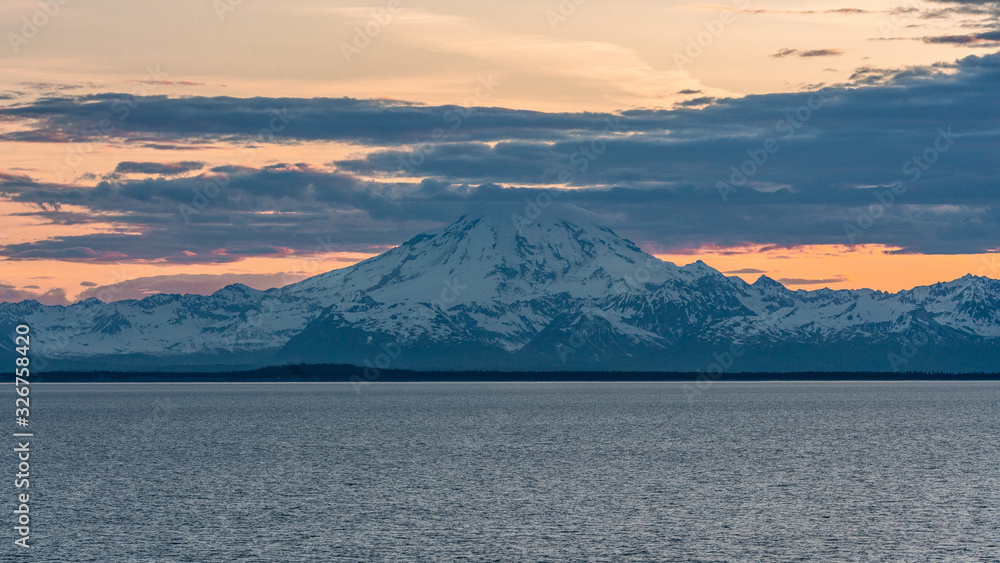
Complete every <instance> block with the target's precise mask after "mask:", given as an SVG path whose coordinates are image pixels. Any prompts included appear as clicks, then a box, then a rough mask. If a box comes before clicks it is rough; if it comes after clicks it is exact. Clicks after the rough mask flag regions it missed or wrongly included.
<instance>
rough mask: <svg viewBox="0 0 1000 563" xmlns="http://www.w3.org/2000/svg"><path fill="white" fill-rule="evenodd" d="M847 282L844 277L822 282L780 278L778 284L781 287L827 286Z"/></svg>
mask: <svg viewBox="0 0 1000 563" xmlns="http://www.w3.org/2000/svg"><path fill="white" fill-rule="evenodd" d="M845 281H848V279H847V278H846V277H844V276H836V277H833V278H827V279H822V280H812V279H804V278H780V279H779V280H778V283H780V284H781V285H827V284H831V283H842V282H845Z"/></svg>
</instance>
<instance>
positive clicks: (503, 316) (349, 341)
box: [0, 206, 1000, 369]
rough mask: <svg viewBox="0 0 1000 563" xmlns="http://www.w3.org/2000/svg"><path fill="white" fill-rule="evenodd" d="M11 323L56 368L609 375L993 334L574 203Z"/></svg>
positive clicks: (17, 316)
mask: <svg viewBox="0 0 1000 563" xmlns="http://www.w3.org/2000/svg"><path fill="white" fill-rule="evenodd" d="M18 322H28V323H30V324H31V325H32V327H33V330H34V331H35V332H36V333H38V334H39V335H40V336H42V337H43V340H44V341H46V343H47V344H46V348H47V354H48V355H49V356H50V357H61V358H87V357H102V356H109V355H123V354H145V355H150V356H157V357H165V358H180V357H184V356H191V355H198V354H202V355H206V354H207V355H211V354H217V353H236V354H242V353H251V352H252V353H257V352H267V351H270V352H272V353H273V352H276V351H277V350H279V349H282V352H283V353H285V352H287V354H286V355H285V356H283V358H286V359H287V358H291V359H295V358H297V357H306V358H309V359H314V360H316V361H356V360H357V356H356V355H355V356H352V355H351V353H353V350H352V349H353V348H357V347H359V346H360V347H364V346H365V345H367V344H370V343H371V342H372V341H373V339H376V340H378V341H380V342H385V341H391V342H395V343H397V344H398V345H400V346H402V347H406V346H412V347H414V348H415V349H420V350H421V354H423V356H422V357H425V358H430V359H428V360H427V361H428V362H430V363H429V365H439V364H440V365H441V366H442V367H462V365H463V363H464V362H466V361H468V360H469V359H470V358H471V357H473V356H476V355H483V356H484V357H485V356H489V354H495V355H494V356H491V357H495V358H500V359H498V360H496V361H497V362H502V361H503V360H502V359H503V358H505V357H507V356H505V354H508V355H509V354H521V355H522V356H524V355H532V356H537V357H539V358H548V360H546V361H555V360H553V359H552V358H556V357H558V356H561V355H562V354H554V353H553V350H556V349H559V347H560V346H565V342H566V341H568V340H580V341H585V342H586V343H587V344H586V345H587V346H589V347H591V348H592V350H593V351H594V352H593V353H591V354H590V355H586V356H584V355H583V354H581V355H580V357H581V358H582V357H586V358H589V359H588V361H593V362H598V363H600V365H601V366H602V367H604V368H608V369H614V366H615V365H616V364H615V358H617V357H630V356H633V355H637V354H638V355H641V354H647V355H649V357H651V358H656V357H659V356H663V357H665V358H669V357H670V356H671V355H672V354H676V353H678V352H679V351H682V350H683V349H685V348H692V347H693V348H697V346H698V345H700V344H698V345H695V344H693V343H702V344H705V345H706V346H712V345H717V344H719V343H722V344H726V345H728V343H748V344H752V343H755V342H756V343H761V342H767V343H770V344H781V343H795V344H810V343H823V344H829V343H838V342H839V343H845V342H846V343H857V342H871V343H876V342H878V343H890V344H892V343H895V342H899V341H902V339H905V338H908V337H910V335H912V334H913V332H914V331H915V330H923V331H926V332H933V333H934V334H935V335H937V337H939V338H940V339H947V340H948V341H949V342H952V341H963V342H964V341H969V342H972V341H975V342H979V343H989V342H991V341H992V340H991V339H994V338H1000V282H998V281H996V280H992V279H988V278H977V277H973V276H966V277H964V278H961V279H959V280H955V281H952V282H948V283H940V284H935V285H933V286H928V287H920V288H915V289H912V290H909V291H903V292H899V293H896V294H889V293H884V292H878V291H871V290H856V291H853V290H852V291H848V290H841V291H833V290H828V289H822V290H816V291H802V290H799V291H790V290H788V289H787V288H785V287H784V286H782V285H781V284H779V283H778V282H775V281H774V280H771V279H770V278H767V277H766V276H762V277H761V278H760V279H759V280H757V281H756V282H755V283H753V284H748V283H746V282H744V281H742V280H741V279H739V278H735V277H734V278H728V277H726V276H724V275H722V274H721V273H719V272H718V271H716V270H714V269H712V268H710V267H709V266H707V265H705V264H704V263H701V262H696V263H694V264H690V265H688V266H684V267H678V266H676V265H674V264H670V263H666V262H663V261H660V260H658V259H656V258H654V257H652V256H650V255H648V254H646V253H644V252H642V251H641V250H640V249H639V248H638V247H637V246H636V245H634V244H633V243H631V242H629V241H627V240H625V239H622V238H620V237H618V236H617V235H616V234H615V233H614V232H612V231H611V230H610V229H608V228H607V227H604V226H603V225H602V224H601V222H600V220H599V219H598V218H597V217H596V216H594V215H592V214H590V213H588V212H586V211H583V210H581V209H578V208H575V207H571V206H552V207H550V208H548V209H545V210H543V211H542V213H541V215H540V216H539V217H537V218H535V219H533V220H529V219H527V218H526V217H525V214H524V209H523V208H522V209H518V208H494V209H490V210H485V211H482V212H477V213H470V214H469V215H466V216H464V217H462V218H460V219H459V220H458V221H456V222H455V223H453V224H451V225H448V226H445V227H442V228H440V229H436V230H433V231H430V232H427V233H424V234H421V235H418V236H416V237H414V238H412V239H411V240H409V241H407V242H405V243H403V244H402V245H400V246H399V247H396V248H394V249H392V250H390V251H388V252H386V253H384V254H382V255H380V256H377V257H374V258H372V259H370V260H366V261H364V262H361V263H358V264H355V265H354V266H351V267H349V268H344V269H341V270H335V271H332V272H328V273H326V274H322V275H319V276H316V277H313V278H310V279H307V280H304V281H301V282H299V283H296V284H292V285H290V286H287V287H283V288H277V289H272V290H268V291H258V290H254V289H251V288H248V287H246V286H242V285H233V286H229V287H226V288H224V289H222V290H220V291H218V292H216V293H214V294H212V295H210V296H200V295H183V296H181V295H155V296H152V297H149V298H146V299H143V300H141V301H136V300H125V301H117V302H113V303H101V302H99V301H97V300H96V299H90V300H87V301H84V302H81V303H76V304H73V305H71V306H68V307H45V306H42V305H40V304H38V303H37V302H33V301H27V302H22V303H17V304H0V328H3V327H6V326H13V325H14V324H16V323H18ZM581 335H582V336H581ZM577 337H580V338H577ZM852 345H853V344H852ZM693 348H692V349H693ZM445 350H447V353H446V352H445ZM456 354H457V356H456ZM463 354H464V355H465V356H464V357H463V356H462V355H463ZM434 358H437V360H435V359H434ZM563 360H564V358H562V360H560V361H563ZM435 361H436V362H438V363H434V362H435ZM545 365H549V364H545ZM552 366H554V367H555V368H559V366H560V364H552Z"/></svg>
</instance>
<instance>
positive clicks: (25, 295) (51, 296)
mask: <svg viewBox="0 0 1000 563" xmlns="http://www.w3.org/2000/svg"><path fill="white" fill-rule="evenodd" d="M36 288H37V286H30V287H24V288H21V289H18V288H16V287H14V286H12V285H9V284H5V283H0V303H17V302H20V301H25V300H28V299H34V300H36V301H38V302H39V303H41V304H43V305H68V304H69V300H68V299H66V292H65V291H64V290H63V289H51V290H49V291H45V292H39V291H32V289H36Z"/></svg>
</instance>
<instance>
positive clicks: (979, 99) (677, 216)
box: [0, 54, 1000, 263]
mask: <svg viewBox="0 0 1000 563" xmlns="http://www.w3.org/2000/svg"><path fill="white" fill-rule="evenodd" d="M998 89H1000V55H996V54H994V55H986V56H982V57H967V58H965V59H962V60H961V61H958V62H956V63H949V64H947V65H936V66H931V67H913V68H900V69H874V68H869V69H859V71H858V73H857V74H856V76H855V80H854V81H853V82H851V83H848V84H844V85H841V86H836V87H829V88H825V89H823V90H821V91H817V92H808V91H807V92H799V93H785V94H766V95H756V96H748V97H745V98H740V99H732V98H721V99H716V100H714V101H713V102H712V103H711V104H709V105H706V106H704V107H703V108H701V109H693V108H685V107H680V108H677V109H673V110H630V111H625V112H621V113H619V114H607V113H604V114H601V113H543V112H527V111H517V110H505V109H499V108H477V109H476V110H475V111H474V112H473V113H468V114H465V116H464V117H463V118H462V119H461V120H460V121H459V122H457V123H456V125H457V127H456V128H455V129H451V128H450V126H444V125H443V124H446V123H447V121H446V119H447V118H446V117H445V116H449V115H450V116H452V117H458V116H460V115H461V114H459V113H451V114H449V113H448V112H457V111H458V109H457V108H453V107H426V106H418V105H414V104H408V103H402V102H386V101H379V100H374V101H373V100H350V99H319V100H296V99H268V98H254V99H249V100H239V99H234V98H143V99H141V100H138V101H137V107H138V108H139V109H137V110H136V111H135V113H134V115H133V116H131V117H130V118H129V119H128V120H127V123H128V127H129V128H131V129H130V131H133V132H134V131H138V132H139V133H137V134H141V136H143V137H144V138H146V137H150V136H159V135H162V136H165V137H170V138H173V139H175V140H177V142H187V141H190V140H192V139H204V138H205V137H206V136H212V135H222V136H227V135H229V136H231V135H235V134H236V133H235V131H237V130H243V131H246V130H252V129H253V127H252V126H250V125H248V124H253V123H260V122H264V123H266V122H267V119H269V118H270V117H275V116H276V114H275V113H274V112H276V111H279V112H280V109H281V108H286V109H287V110H288V112H289V113H291V114H295V115H300V116H302V117H299V118H297V119H295V120H292V121H291V122H290V123H289V125H288V127H287V129H285V130H284V131H283V132H282V135H284V137H283V138H281V139H278V140H276V142H293V141H295V142H297V141H300V140H307V139H308V138H333V139H339V140H343V141H345V142H351V143H355V144H358V145H367V146H369V147H373V148H374V150H366V151H364V152H360V153H359V154H357V155H352V156H350V157H345V158H341V159H338V160H335V161H333V162H329V163H326V165H327V168H322V167H318V166H309V165H299V164H292V163H275V164H269V165H268V166H265V167H261V168H251V167H247V166H241V165H237V164H232V165H222V166H219V165H216V166H213V167H212V168H211V169H209V170H207V171H205V170H202V171H201V172H200V173H197V174H196V175H194V176H188V177H183V176H170V177H145V178H144V177H124V178H109V179H106V180H103V181H99V182H97V183H96V184H95V185H92V186H82V185H57V184H50V183H45V182H40V181H37V180H35V179H33V178H31V177H29V176H26V175H24V174H22V173H20V172H17V173H14V172H11V171H6V172H0V196H3V197H7V198H10V199H12V200H14V201H16V202H20V203H25V204H28V205H30V206H33V210H32V211H30V212H29V213H30V214H32V215H34V216H35V217H36V218H38V219H41V220H44V221H50V222H53V223H57V224H58V223H63V224H65V223H86V222H101V223H105V224H107V223H113V224H115V225H117V226H119V227H120V230H121V232H120V233H98V234H90V235H82V236H62V237H53V238H51V239H48V240H38V241H32V242H26V243H17V244H8V245H6V246H2V247H0V255H2V256H5V257H8V258H12V259H20V260H29V259H40V258H57V259H63V260H75V261H108V262H113V261H122V260H136V261H144V260H145V261H148V260H158V261H165V262H176V263H211V262H233V261H238V260H240V259H242V258H244V257H247V256H255V255H269V254H274V255H282V254H284V253H287V252H288V249H291V251H292V252H295V253H300V254H309V253H316V252H321V251H328V250H338V251H346V250H350V251H359V252H371V251H373V250H375V249H384V248H385V247H386V246H391V245H394V244H398V243H400V242H401V241H403V240H405V239H406V238H408V237H410V236H413V235H415V234H417V233H419V232H421V231H423V230H426V229H428V228H432V227H435V226H439V225H441V224H443V223H446V222H450V221H452V220H454V219H455V218H457V217H458V216H460V215H461V214H462V213H464V212H465V211H467V210H468V209H469V208H470V207H475V206H498V205H506V206H509V207H510V208H511V209H512V210H515V211H517V210H518V208H520V211H521V212H523V209H524V206H525V201H526V200H533V198H535V197H538V193H539V192H538V190H539V189H542V188H544V189H548V190H552V191H553V193H558V194H560V201H565V202H567V203H572V204H575V205H578V206H581V207H584V208H586V209H589V210H592V211H595V212H597V213H600V214H603V215H604V216H605V217H607V220H608V223H609V224H610V225H611V226H612V227H613V228H615V229H616V230H617V231H619V232H620V234H622V235H623V236H626V237H628V238H631V239H633V240H642V241H650V242H655V243H656V245H657V246H658V247H660V248H664V249H685V248H698V247H702V246H705V245H716V246H719V247H734V246H741V245H746V244H777V245H782V246H795V245H807V244H848V242H849V239H848V236H847V233H846V232H845V225H855V226H857V225H859V224H862V225H864V229H862V232H861V233H860V234H859V235H857V237H856V242H857V243H859V244H860V243H865V244H882V245H885V246H888V247H892V248H898V249H900V250H899V251H900V252H914V253H944V254H966V253H976V252H982V251H984V250H987V249H992V248H995V247H996V232H998V231H1000V205H998V204H997V200H996V181H995V179H996V169H995V165H994V163H995V162H996V154H997V150H998V149H997V147H998V146H1000V132H998V130H997V128H996V126H995V123H994V122H993V121H991V120H988V119H984V117H983V116H991V115H1000V97H998V96H997V95H996V92H997V91H998ZM113 99H114V98H108V99H105V98H100V97H98V98H83V99H63V98H60V99H53V100H43V101H39V102H37V103H34V104H29V105H25V106H18V108H15V109H16V110H17V115H18V116H20V117H26V116H28V115H29V114H30V115H33V116H34V118H36V119H38V120H40V121H39V122H40V123H41V124H42V128H43V130H44V131H46V132H51V131H49V129H47V128H53V127H65V130H66V131H75V130H77V128H79V127H82V126H83V124H85V123H87V119H90V118H93V117H95V116H97V115H100V114H101V112H102V111H105V110H110V105H109V104H111V103H113V102H111V101H110V100H113ZM102 108H103V109H102ZM3 111H7V110H3ZM3 111H0V114H2V113H3ZM269 116H270V117H269ZM296 127H298V128H296ZM438 128H440V129H442V135H440V136H438V138H437V140H434V138H432V137H431V135H432V132H433V131H434V130H435V129H438ZM122 131H123V132H124V131H126V129H125V126H124V125H123V128H122ZM942 132H943V133H942ZM75 134H76V133H73V135H75ZM129 134H131V133H129ZM942 134H944V135H946V136H947V141H946V142H945V141H942V140H941V136H942ZM142 142H145V141H142ZM942 142H945V145H942V144H941V143H942ZM935 144H937V145H938V146H942V147H945V148H946V149H947V150H946V151H943V152H942V151H938V150H937V149H935V148H934V147H935ZM766 146H770V147H772V148H774V151H773V152H769V151H766V150H765V149H764V147H766ZM775 147H776V148H775ZM929 158H933V162H927V161H926V159H929ZM915 159H916V160H915ZM741 169H743V170H745V171H746V173H744V172H742V171H741ZM897 182H902V183H903V185H904V186H905V190H904V191H903V192H901V193H898V194H893V193H891V191H890V192H889V194H890V195H888V196H887V195H886V192H887V190H889V189H890V188H891V187H892V186H894V185H896V183H897ZM720 183H725V185H729V186H730V187H731V188H732V191H731V192H730V193H727V194H726V198H725V199H723V198H722V197H721V196H720V191H719V186H720ZM557 190H558V191H557ZM206 194H208V195H206ZM880 206H881V207H880ZM81 210H82V211H81ZM871 215H877V217H875V218H874V219H871V218H870V216H871ZM866 217H869V218H866ZM869 223H870V224H869ZM326 247H329V248H326ZM210 249H226V250H225V252H224V253H211V252H209V250H210ZM317 249H319V250H317Z"/></svg>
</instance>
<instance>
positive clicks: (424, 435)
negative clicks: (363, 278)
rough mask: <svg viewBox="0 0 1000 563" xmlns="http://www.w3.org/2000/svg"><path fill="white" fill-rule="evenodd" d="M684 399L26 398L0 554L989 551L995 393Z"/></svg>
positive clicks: (772, 390)
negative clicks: (17, 509)
mask: <svg viewBox="0 0 1000 563" xmlns="http://www.w3.org/2000/svg"><path fill="white" fill-rule="evenodd" d="M683 389H684V384H682V383H624V384H623V383H615V384H603V383H500V384H498V383H459V384H372V385H367V386H364V387H363V388H361V389H360V392H359V391H358V390H356V389H355V388H354V387H353V386H351V385H337V384H328V385H323V384H318V385H312V384H274V385H117V384H115V385H56V384H50V385H36V386H35V387H33V391H32V407H33V408H32V420H31V426H32V430H33V431H34V432H35V438H34V442H33V444H32V448H33V452H32V457H31V462H32V481H31V489H30V490H31V495H32V506H31V511H32V512H31V514H32V526H33V529H32V535H31V543H32V544H33V547H32V548H31V549H30V556H25V552H24V551H23V550H21V548H15V547H14V546H13V544H12V541H13V534H12V533H11V532H10V526H6V527H5V529H7V530H8V532H7V533H5V534H4V535H5V537H6V538H7V539H5V540H4V546H3V548H2V549H0V559H3V560H10V561H21V560H24V561H52V562H57V561H58V562H62V561H67V562H68V561H101V562H105V561H196V562H210V561H213V562H214V561H268V562H271V561H756V560H767V561H1000V384H998V383H995V382H977V383H935V382H920V383H908V382H892V383H856V382H852V383H836V382H833V383H831V382H817V383H716V384H714V385H713V386H711V387H710V388H709V389H707V390H705V391H704V392H703V393H702V394H701V395H699V396H697V397H689V396H688V395H687V394H685V393H684V392H683ZM3 397H4V399H7V398H9V399H10V401H9V403H10V405H11V408H13V406H12V405H13V394H12V393H11V392H10V391H9V390H4V393H3ZM10 414H11V415H13V412H11V413H10ZM8 440H9V441H10V442H11V443H13V438H8ZM9 451H10V450H9V449H8V452H9ZM5 457H6V460H7V461H5V462H4V463H3V465H2V467H4V468H5V469H3V470H2V471H4V472H6V473H7V474H8V475H7V476H5V477H4V478H3V481H4V483H5V487H6V488H5V489H4V490H5V491H6V495H5V496H4V499H5V503H6V504H7V505H8V508H5V509H3V511H4V513H5V514H7V515H8V516H6V517H5V518H6V519H7V521H8V522H12V521H13V518H12V517H11V516H10V515H11V513H12V510H13V508H14V507H13V499H14V490H13V487H12V483H13V473H14V463H15V462H14V457H13V454H11V453H8V455H7V456H5Z"/></svg>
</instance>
